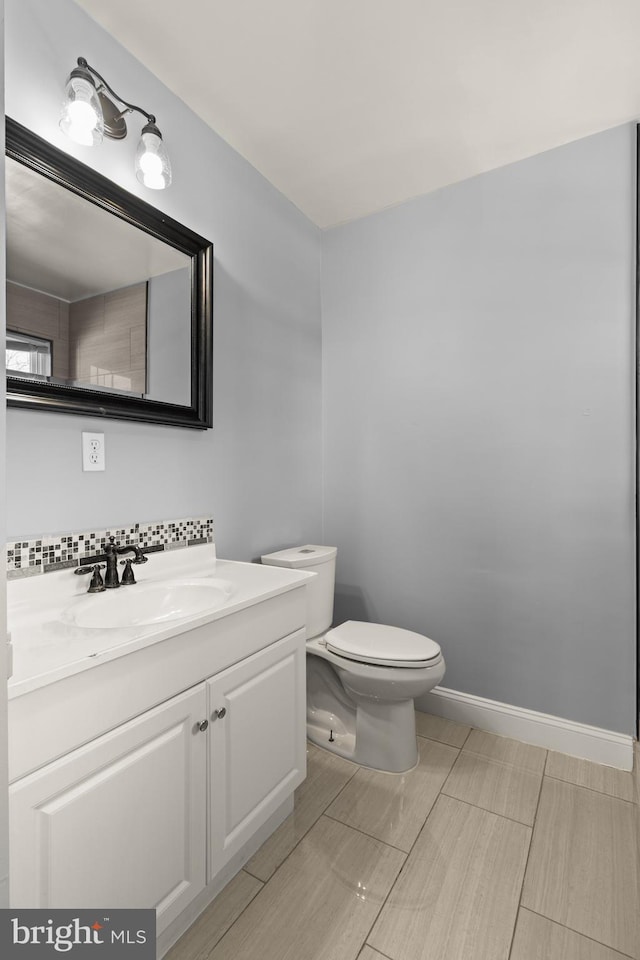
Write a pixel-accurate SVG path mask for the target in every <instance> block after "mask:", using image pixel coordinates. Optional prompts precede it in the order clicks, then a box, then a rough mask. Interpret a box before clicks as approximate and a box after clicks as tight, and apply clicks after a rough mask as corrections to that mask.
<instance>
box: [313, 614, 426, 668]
mask: <svg viewBox="0 0 640 960" xmlns="http://www.w3.org/2000/svg"><path fill="white" fill-rule="evenodd" d="M324 639H325V643H326V645H327V650H329V651H331V653H335V654H336V656H339V657H345V658H346V659H348V660H356V661H358V662H359V663H371V664H375V665H378V666H381V667H415V668H419V667H427V666H429V665H430V664H432V663H433V662H434V660H437V659H438V657H440V655H441V651H440V647H439V646H438V644H437V643H436V642H435V641H434V640H430V639H429V637H424V636H422V634H420V633H413V632H412V631H411V630H403V629H401V628H400V627H388V626H386V625H385V624H382V623H363V622H360V621H357V620H347V622H346V623H341V624H340V626H339V627H334V628H333V630H329V631H328V632H327V633H326V634H325V638H324Z"/></svg>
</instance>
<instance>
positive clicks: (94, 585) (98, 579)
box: [73, 563, 105, 593]
mask: <svg viewBox="0 0 640 960" xmlns="http://www.w3.org/2000/svg"><path fill="white" fill-rule="evenodd" d="M103 569H104V564H102V563H93V564H89V563H88V564H86V565H85V566H84V567H78V569H77V570H74V571H73V572H74V573H79V574H85V573H91V574H93V576H92V577H91V583H90V584H89V589H88V590H87V593H102V591H103V590H104V589H105V586H104V580H103V579H102V574H101V573H100V571H101V570H103Z"/></svg>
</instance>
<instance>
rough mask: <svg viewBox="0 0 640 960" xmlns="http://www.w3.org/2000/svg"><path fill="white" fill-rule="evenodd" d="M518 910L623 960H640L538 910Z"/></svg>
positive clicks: (639, 956) (523, 907)
mask: <svg viewBox="0 0 640 960" xmlns="http://www.w3.org/2000/svg"><path fill="white" fill-rule="evenodd" d="M520 910H528V911H529V913H533V914H535V916H536V917H541V918H542V919H543V920H547V921H548V922H549V923H554V924H555V925H556V926H557V927H562V928H563V929H564V930H569V931H570V932H571V933H575V934H577V935H578V936H579V937H584V939H585V940H588V941H589V942H590V943H595V944H597V945H598V946H599V947H605V949H607V950H613V952H614V953H617V954H618V955H619V956H620V957H624V960H640V955H638V956H635V957H634V956H633V954H631V953H625V952H624V950H618V949H617V947H612V946H611V944H610V943H604V942H603V941H602V940H596V938H595V937H590V936H589V934H588V933H583V932H582V930H576V928H575V927H570V926H569V924H567V923H560V921H559V920H554V918H553V917H548V916H547V915H546V914H544V913H540V911H539V910H533V909H532V908H531V907H526V906H525V905H524V904H520V907H519V909H518V913H519V912H520Z"/></svg>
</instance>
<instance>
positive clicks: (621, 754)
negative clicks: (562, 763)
mask: <svg viewBox="0 0 640 960" xmlns="http://www.w3.org/2000/svg"><path fill="white" fill-rule="evenodd" d="M416 709H417V710H423V711H424V712H425V713H433V714H435V715H436V716H438V717H445V718H446V719H447V720H455V721H456V723H464V724H467V725H468V726H471V727H478V729H480V730H486V731H488V732H489V733H496V734H498V735H499V736H501V737H513V738H514V739H515V740H522V741H523V742H524V743H532V744H534V745H535V746H537V747H546V749H547V750H557V751H558V752H559V753H568V754H569V755H570V756H572V757H582V758H583V759H584V760H593V761H594V762H595V763H604V764H607V765H608V766H610V767H619V768H620V769H622V770H631V769H633V744H634V739H633V737H631V736H629V735H627V734H624V733H615V732H614V731H612V730H602V729H601V728H600V727H590V726H589V725H588V724H586V723H575V722H574V721H572V720H564V719H563V718H562V717H553V716H550V715H549V714H547V713H538V712H537V711H535V710H525V709H524V708H523V707H513V706H511V705H510V704H508V703H500V702H498V701H497V700H487V699H485V698H484V697H475V696H473V695H472V694H470V693H460V692H459V691H457V690H447V689H446V688H445V687H434V688H433V690H432V691H431V693H427V694H425V696H423V697H419V698H418V699H417V700H416Z"/></svg>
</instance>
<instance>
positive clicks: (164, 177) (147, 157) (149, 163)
mask: <svg viewBox="0 0 640 960" xmlns="http://www.w3.org/2000/svg"><path fill="white" fill-rule="evenodd" d="M136 177H137V178H138V180H139V181H140V183H142V184H144V186H145V187H150V188H151V190H164V189H165V187H168V186H169V185H170V183H171V164H170V163H169V156H168V154H167V151H166V149H165V146H164V143H163V142H162V135H161V134H160V131H159V130H158V128H157V127H156V126H155V124H152V123H148V124H147V125H146V126H145V127H143V129H142V135H141V137H140V142H139V143H138V149H137V150H136Z"/></svg>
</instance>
